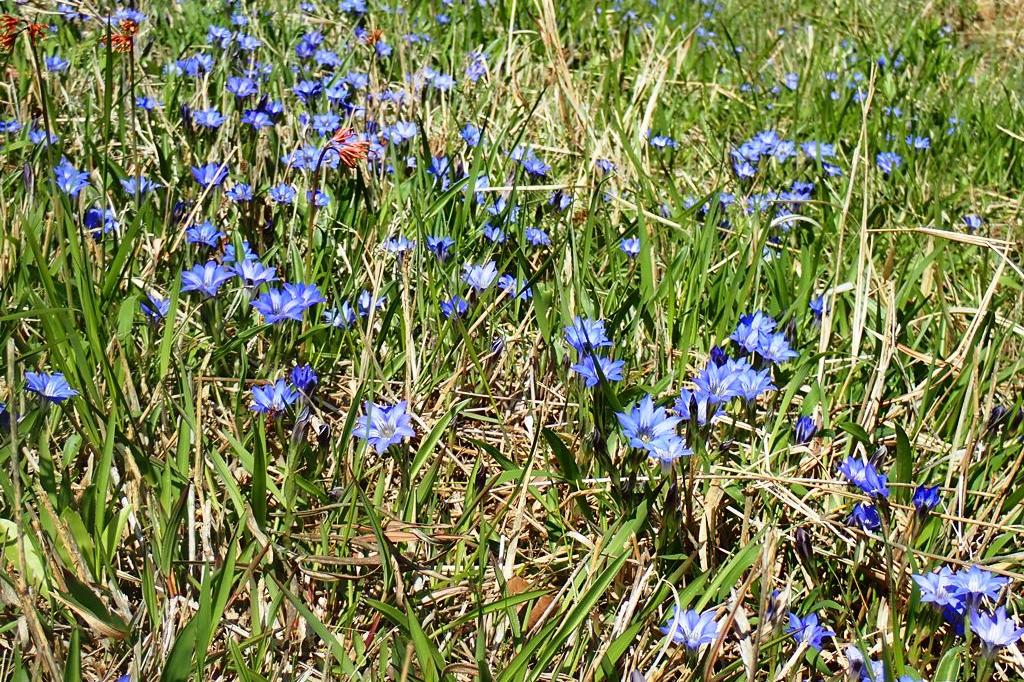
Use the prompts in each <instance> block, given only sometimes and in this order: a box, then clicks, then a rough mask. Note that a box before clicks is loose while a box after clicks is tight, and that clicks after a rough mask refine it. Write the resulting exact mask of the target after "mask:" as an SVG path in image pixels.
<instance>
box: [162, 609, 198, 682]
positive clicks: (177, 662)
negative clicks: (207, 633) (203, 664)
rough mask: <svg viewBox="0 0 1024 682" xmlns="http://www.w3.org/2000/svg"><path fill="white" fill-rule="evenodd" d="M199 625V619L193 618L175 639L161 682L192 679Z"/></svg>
mask: <svg viewBox="0 0 1024 682" xmlns="http://www.w3.org/2000/svg"><path fill="white" fill-rule="evenodd" d="M198 624H199V617H198V616H192V618H191V619H190V620H189V621H188V623H186V624H185V627H183V628H182V629H181V632H179V633H178V636H177V637H176V638H175V639H174V645H173V646H172V647H171V652H170V653H169V654H168V655H167V661H166V662H165V663H164V671H163V674H162V675H160V682H188V680H189V678H191V677H192V656H193V655H194V654H195V651H196V628H197V627H198Z"/></svg>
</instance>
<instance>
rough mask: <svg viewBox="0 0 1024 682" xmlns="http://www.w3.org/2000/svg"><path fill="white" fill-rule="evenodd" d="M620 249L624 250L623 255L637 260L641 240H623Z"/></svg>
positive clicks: (636, 238)
mask: <svg viewBox="0 0 1024 682" xmlns="http://www.w3.org/2000/svg"><path fill="white" fill-rule="evenodd" d="M619 248H620V249H622V253H624V254H626V255H627V256H629V258H630V259H633V258H636V257H637V256H639V255H640V238H639V237H627V238H623V240H622V242H621V243H620V244H619Z"/></svg>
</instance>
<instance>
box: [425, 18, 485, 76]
mask: <svg viewBox="0 0 1024 682" xmlns="http://www.w3.org/2000/svg"><path fill="white" fill-rule="evenodd" d="M437 20H438V22H439V23H441V15H440V14H439V15H438V16H437ZM444 23H447V22H444ZM467 58H468V60H469V63H468V64H466V78H468V79H469V80H470V81H471V82H473V83H476V82H477V81H478V80H480V79H481V78H483V77H484V76H486V75H487V58H486V57H485V56H484V53H483V52H480V51H479V50H474V51H472V52H470V53H469V55H468V57H467Z"/></svg>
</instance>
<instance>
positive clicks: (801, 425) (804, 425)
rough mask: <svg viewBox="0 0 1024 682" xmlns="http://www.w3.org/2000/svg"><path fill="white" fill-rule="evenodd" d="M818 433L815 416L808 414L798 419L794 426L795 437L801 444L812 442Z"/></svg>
mask: <svg viewBox="0 0 1024 682" xmlns="http://www.w3.org/2000/svg"><path fill="white" fill-rule="evenodd" d="M817 433H818V425H817V424H815V423H814V418H813V417H809V416H807V415H804V416H803V417H800V418H799V419H797V420H796V424H795V425H794V426H793V437H794V439H795V440H796V442H797V443H799V444H800V445H804V444H806V443H810V442H811V439H812V438H814V436H815V435H817Z"/></svg>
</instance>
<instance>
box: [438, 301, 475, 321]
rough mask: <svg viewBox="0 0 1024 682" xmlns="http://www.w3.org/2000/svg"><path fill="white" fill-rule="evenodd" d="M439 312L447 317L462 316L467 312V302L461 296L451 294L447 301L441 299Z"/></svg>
mask: <svg viewBox="0 0 1024 682" xmlns="http://www.w3.org/2000/svg"><path fill="white" fill-rule="evenodd" d="M440 307H441V314H442V315H444V316H445V318H447V319H451V318H453V317H462V316H463V315H465V314H466V313H467V312H469V302H468V301H467V300H466V299H464V298H462V297H461V296H452V297H451V299H449V300H447V301H441V303H440Z"/></svg>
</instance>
